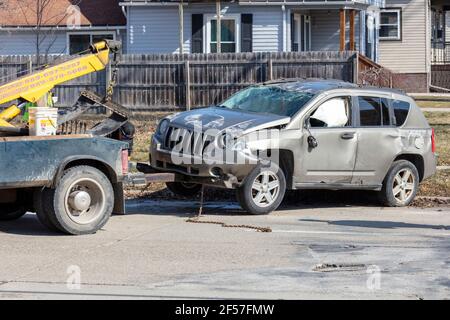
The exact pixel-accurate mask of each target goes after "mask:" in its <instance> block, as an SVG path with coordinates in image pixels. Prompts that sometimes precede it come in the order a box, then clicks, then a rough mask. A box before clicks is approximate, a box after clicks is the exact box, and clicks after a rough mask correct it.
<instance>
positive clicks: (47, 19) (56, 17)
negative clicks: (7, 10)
mask: <svg viewBox="0 0 450 320" xmlns="http://www.w3.org/2000/svg"><path fill="white" fill-rule="evenodd" d="M81 1H82V0H79V1H78V2H76V3H73V2H75V1H73V2H72V4H71V5H79V4H80V3H81ZM0 2H4V0H0ZM15 2H16V5H17V7H18V11H19V12H20V13H21V15H22V16H23V18H24V21H25V23H26V25H27V26H29V27H31V28H32V30H33V33H34V46H35V54H36V64H37V65H38V66H39V65H40V64H41V55H43V56H44V63H46V62H47V60H48V54H49V52H50V50H51V49H52V47H53V45H54V44H55V41H56V39H57V35H56V30H57V27H58V26H60V25H61V24H63V23H64V21H65V20H66V19H67V17H68V12H67V10H64V11H63V10H59V11H58V10H55V8H59V7H58V6H56V2H58V0H16V1H15ZM66 9H67V8H66Z"/></svg>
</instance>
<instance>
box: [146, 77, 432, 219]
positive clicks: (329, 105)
mask: <svg viewBox="0 0 450 320" xmlns="http://www.w3.org/2000/svg"><path fill="white" fill-rule="evenodd" d="M434 152H435V141H434V131H433V129H432V128H430V126H429V124H428V122H427V120H426V119H425V117H424V115H423V114H422V112H421V110H420V109H419V108H418V107H417V105H416V104H415V102H414V100H413V99H411V98H410V97H409V96H407V95H405V94H404V93H402V92H400V91H396V90H392V89H380V88H372V87H360V86H357V85H355V84H351V83H347V82H342V81H336V80H317V79H308V80H283V81H279V82H269V83H264V84H261V85H255V86H251V87H248V88H246V89H244V90H242V91H239V92H238V93H236V94H234V95H233V96H231V97H230V98H229V99H227V100H226V101H224V102H223V103H222V104H220V105H218V106H214V107H208V108H201V109H196V110H192V111H187V112H181V113H178V114H174V115H171V116H168V117H166V118H164V119H162V120H161V121H160V122H159V125H158V128H157V131H156V133H155V134H154V135H153V137H152V144H151V150H150V162H151V165H152V167H154V168H156V169H158V170H161V171H166V172H174V173H177V175H176V177H177V178H176V182H172V183H168V185H167V186H168V188H169V189H170V190H171V191H172V192H174V193H176V194H180V195H192V194H195V193H196V192H198V191H199V190H200V188H201V185H202V184H204V185H212V186H219V187H225V188H233V189H236V190H237V198H238V201H239V202H240V204H241V205H242V207H243V208H244V209H245V210H246V211H248V212H249V213H252V214H265V213H269V212H271V211H273V210H275V209H277V207H278V206H279V205H280V203H281V201H282V200H283V197H284V194H285V191H286V189H333V190H338V189H361V190H375V191H378V192H379V195H380V199H381V200H382V202H383V203H384V204H385V205H388V206H406V205H408V204H410V203H411V201H412V200H413V199H414V197H415V195H416V193H417V190H418V186H419V183H420V182H421V181H422V180H423V179H426V178H427V177H429V176H431V175H433V174H434V173H435V171H436V157H435V153H434Z"/></svg>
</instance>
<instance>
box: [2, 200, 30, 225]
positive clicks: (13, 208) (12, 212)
mask: <svg viewBox="0 0 450 320" xmlns="http://www.w3.org/2000/svg"><path fill="white" fill-rule="evenodd" d="M27 211H28V210H27V207H26V206H24V205H23V204H21V203H20V202H16V203H2V204H0V221H13V220H17V219H20V218H22V217H23V216H24V215H25V213H27Z"/></svg>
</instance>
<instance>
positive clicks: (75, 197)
mask: <svg viewBox="0 0 450 320" xmlns="http://www.w3.org/2000/svg"><path fill="white" fill-rule="evenodd" d="M49 197H50V198H51V199H52V201H49V202H47V204H49V206H48V208H45V206H44V210H48V212H47V213H48V215H49V218H50V221H52V222H54V223H55V226H56V227H57V228H58V229H59V230H60V231H62V232H63V233H66V234H71V235H83V234H92V233H95V232H97V231H98V230H100V229H101V228H102V227H103V226H104V225H105V224H106V223H107V222H108V220H109V218H110V217H111V213H112V211H113V208H114V191H113V187H112V185H111V182H110V181H109V179H108V178H107V177H106V176H105V175H104V174H103V172H101V171H100V170H98V169H96V168H94V167H91V166H77V167H73V168H70V169H67V170H66V171H65V172H64V174H63V176H62V177H61V179H60V180H59V181H58V182H57V184H56V187H55V189H51V191H50V196H49Z"/></svg>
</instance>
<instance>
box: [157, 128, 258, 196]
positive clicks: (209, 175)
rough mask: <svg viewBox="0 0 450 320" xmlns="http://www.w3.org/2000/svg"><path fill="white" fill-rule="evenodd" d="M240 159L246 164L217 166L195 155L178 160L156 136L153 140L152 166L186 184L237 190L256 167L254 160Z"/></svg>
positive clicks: (219, 164)
mask: <svg viewBox="0 0 450 320" xmlns="http://www.w3.org/2000/svg"><path fill="white" fill-rule="evenodd" d="M235 152H236V153H239V151H235ZM238 159H244V160H245V161H244V163H243V164H236V163H217V162H214V161H213V160H210V161H209V160H208V159H205V158H203V157H201V156H195V155H184V156H182V157H179V156H176V158H175V156H174V153H173V152H172V151H170V150H166V149H164V148H162V141H161V140H159V139H158V138H157V137H156V136H155V135H153V136H152V139H151V146H150V164H151V166H152V167H153V168H155V169H158V170H161V171H163V172H174V173H177V174H178V175H177V180H181V181H185V182H193V183H201V184H207V185H214V186H222V187H226V188H236V187H238V186H240V185H241V183H242V181H243V180H244V179H245V178H246V177H247V176H248V174H249V173H250V172H251V171H252V170H253V169H254V168H255V167H256V166H257V161H256V160H255V158H253V157H251V156H249V155H246V154H244V153H239V157H238Z"/></svg>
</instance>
